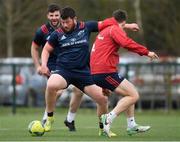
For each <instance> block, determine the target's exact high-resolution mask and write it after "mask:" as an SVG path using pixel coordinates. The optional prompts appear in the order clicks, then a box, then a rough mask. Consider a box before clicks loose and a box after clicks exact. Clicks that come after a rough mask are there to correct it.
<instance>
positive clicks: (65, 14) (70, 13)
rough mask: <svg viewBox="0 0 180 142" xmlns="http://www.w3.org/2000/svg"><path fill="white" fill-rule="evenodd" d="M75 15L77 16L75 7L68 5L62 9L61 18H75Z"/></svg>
mask: <svg viewBox="0 0 180 142" xmlns="http://www.w3.org/2000/svg"><path fill="white" fill-rule="evenodd" d="M74 17H76V12H75V10H74V9H73V8H71V7H69V6H67V7H64V8H63V9H62V10H61V18H62V19H63V20H64V19H67V18H71V19H73V18H74Z"/></svg>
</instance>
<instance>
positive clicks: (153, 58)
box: [148, 52, 159, 61]
mask: <svg viewBox="0 0 180 142" xmlns="http://www.w3.org/2000/svg"><path fill="white" fill-rule="evenodd" d="M148 57H149V58H150V59H151V61H152V60H155V59H159V57H158V55H157V54H156V53H154V52H149V53H148Z"/></svg>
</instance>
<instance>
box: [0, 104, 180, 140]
mask: <svg viewBox="0 0 180 142" xmlns="http://www.w3.org/2000/svg"><path fill="white" fill-rule="evenodd" d="M0 110H1V111H0V141H180V111H171V112H168V113H167V112H165V111H143V112H141V113H140V112H136V121H137V123H139V124H148V125H151V126H152V128H151V130H150V131H148V132H147V133H141V134H137V135H133V136H128V135H127V134H126V118H125V116H124V115H123V114H122V115H120V117H118V118H117V119H116V120H115V121H114V123H113V125H112V129H111V130H112V131H113V132H115V133H116V134H118V136H117V137H112V138H107V137H99V136H98V119H97V117H96V110H95V109H80V110H79V111H78V113H77V117H76V128H77V131H76V132H69V131H68V129H67V128H66V127H65V125H64V123H63V121H64V119H65V117H66V113H67V109H62V108H57V110H56V113H55V122H54V125H53V130H52V131H51V132H47V133H45V134H44V135H43V136H42V137H32V136H31V135H30V134H29V132H28V130H27V127H28V124H29V123H30V122H31V121H32V120H41V117H42V114H43V111H44V108H36V109H33V108H18V109H17V113H16V115H12V113H11V108H2V107H1V108H0Z"/></svg>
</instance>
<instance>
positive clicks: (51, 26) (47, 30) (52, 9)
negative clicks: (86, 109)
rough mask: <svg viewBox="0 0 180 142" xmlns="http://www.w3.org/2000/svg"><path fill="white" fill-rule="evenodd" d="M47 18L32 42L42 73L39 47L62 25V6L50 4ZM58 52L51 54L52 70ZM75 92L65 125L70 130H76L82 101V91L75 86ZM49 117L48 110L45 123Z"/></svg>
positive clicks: (44, 118)
mask: <svg viewBox="0 0 180 142" xmlns="http://www.w3.org/2000/svg"><path fill="white" fill-rule="evenodd" d="M47 19H48V22H47V23H45V24H43V25H42V26H41V27H40V28H38V30H37V31H36V33H35V36H34V38H33V42H32V44H31V56H32V59H33V62H34V65H35V68H36V71H37V73H38V74H40V75H41V74H42V73H41V70H40V68H41V64H40V61H39V48H43V47H44V45H45V43H46V41H47V40H48V39H49V37H50V35H51V34H52V32H54V31H55V30H56V29H57V28H59V27H60V7H59V6H58V5H57V4H50V5H49V6H48V9H47ZM56 58H57V56H56V54H55V53H54V52H52V53H51V54H50V57H49V60H48V64H47V66H48V68H49V70H50V71H53V70H55V68H56ZM72 89H73V93H74V95H73V96H72V97H71V101H70V108H69V112H68V115H67V118H66V120H65V121H64V123H65V125H66V126H67V127H68V128H69V131H75V130H76V128H75V123H74V117H75V112H76V111H77V109H78V108H79V105H80V103H81V98H82V92H81V91H80V90H79V89H78V88H76V87H73V88H72ZM61 93H62V92H61V91H59V92H58V93H57V98H58V97H59V95H60V94H61ZM46 118H47V113H46V111H45V112H44V116H43V120H42V122H43V123H45V121H46Z"/></svg>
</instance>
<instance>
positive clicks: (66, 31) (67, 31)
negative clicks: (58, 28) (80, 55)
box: [62, 23, 76, 33]
mask: <svg viewBox="0 0 180 142" xmlns="http://www.w3.org/2000/svg"><path fill="white" fill-rule="evenodd" d="M75 26H76V25H75V23H74V24H73V26H72V28H71V29H70V30H69V29H68V30H67V29H66V28H63V27H62V29H63V30H64V32H65V33H71V32H73V31H74V29H75Z"/></svg>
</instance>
